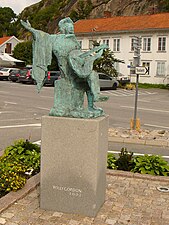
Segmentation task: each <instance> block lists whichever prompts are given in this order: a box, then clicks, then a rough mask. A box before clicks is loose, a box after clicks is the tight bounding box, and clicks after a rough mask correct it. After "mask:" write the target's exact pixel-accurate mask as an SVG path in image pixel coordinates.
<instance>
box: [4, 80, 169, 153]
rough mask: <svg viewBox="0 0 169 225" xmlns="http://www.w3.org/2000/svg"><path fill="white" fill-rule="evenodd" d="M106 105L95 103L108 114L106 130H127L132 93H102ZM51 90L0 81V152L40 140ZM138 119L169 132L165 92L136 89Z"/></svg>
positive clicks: (168, 110) (122, 91)
mask: <svg viewBox="0 0 169 225" xmlns="http://www.w3.org/2000/svg"><path fill="white" fill-rule="evenodd" d="M102 94H103V95H108V96H109V100H108V101H107V102H102V103H97V104H96V105H97V106H100V107H102V108H103V109H104V110H105V112H106V114H109V126H110V127H124V128H129V124H130V119H131V118H132V117H133V112H134V109H133V106H134V99H135V91H130V90H128V91H126V90H122V89H118V90H106V91H102ZM53 96H54V89H53V87H44V88H43V89H42V91H41V92H40V93H39V94H38V93H37V91H36V87H35V86H34V85H26V84H20V83H13V82H9V81H0V150H2V149H4V148H5V147H6V146H8V145H10V144H12V143H13V141H14V140H16V139H20V138H24V139H30V140H31V141H37V140H40V137H41V117H42V116H43V115H48V113H49V110H50V108H51V107H52V105H53ZM138 99H139V101H138V116H139V118H140V120H141V127H142V128H144V129H145V128H149V129H169V119H168V118H169V101H168V100H169V91H168V90H159V89H149V90H143V89H141V90H139V98H138Z"/></svg>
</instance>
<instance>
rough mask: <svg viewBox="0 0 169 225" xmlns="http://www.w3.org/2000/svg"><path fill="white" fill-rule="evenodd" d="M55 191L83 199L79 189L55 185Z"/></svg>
mask: <svg viewBox="0 0 169 225" xmlns="http://www.w3.org/2000/svg"><path fill="white" fill-rule="evenodd" d="M53 189H54V190H56V191H60V192H65V193H67V194H68V195H70V196H73V197H79V198H80V197H82V190H80V189H78V188H74V187H64V186H58V185H53Z"/></svg>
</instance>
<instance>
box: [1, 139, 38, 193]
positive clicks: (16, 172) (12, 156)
mask: <svg viewBox="0 0 169 225" xmlns="http://www.w3.org/2000/svg"><path fill="white" fill-rule="evenodd" d="M39 171H40V147H39V146H38V145H36V144H33V143H31V142H29V141H27V140H26V141H24V140H18V141H15V142H14V145H11V146H8V147H7V148H6V149H5V150H4V154H3V155H2V156H1V157H0V196H3V195H4V194H6V193H8V192H10V191H17V190H18V189H20V188H22V187H23V186H24V184H25V183H26V179H28V178H29V177H31V176H33V175H35V174H36V173H38V172H39Z"/></svg>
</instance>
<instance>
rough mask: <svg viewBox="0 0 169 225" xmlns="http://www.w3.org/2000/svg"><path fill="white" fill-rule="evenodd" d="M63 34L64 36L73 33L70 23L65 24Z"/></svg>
mask: <svg viewBox="0 0 169 225" xmlns="http://www.w3.org/2000/svg"><path fill="white" fill-rule="evenodd" d="M65 33H66V34H73V33H74V27H73V24H72V23H66V24H65Z"/></svg>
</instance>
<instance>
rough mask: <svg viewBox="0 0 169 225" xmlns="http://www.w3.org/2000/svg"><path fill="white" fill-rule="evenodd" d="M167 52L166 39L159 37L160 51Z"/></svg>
mask: <svg viewBox="0 0 169 225" xmlns="http://www.w3.org/2000/svg"><path fill="white" fill-rule="evenodd" d="M165 50H166V37H159V38H158V51H165Z"/></svg>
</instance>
